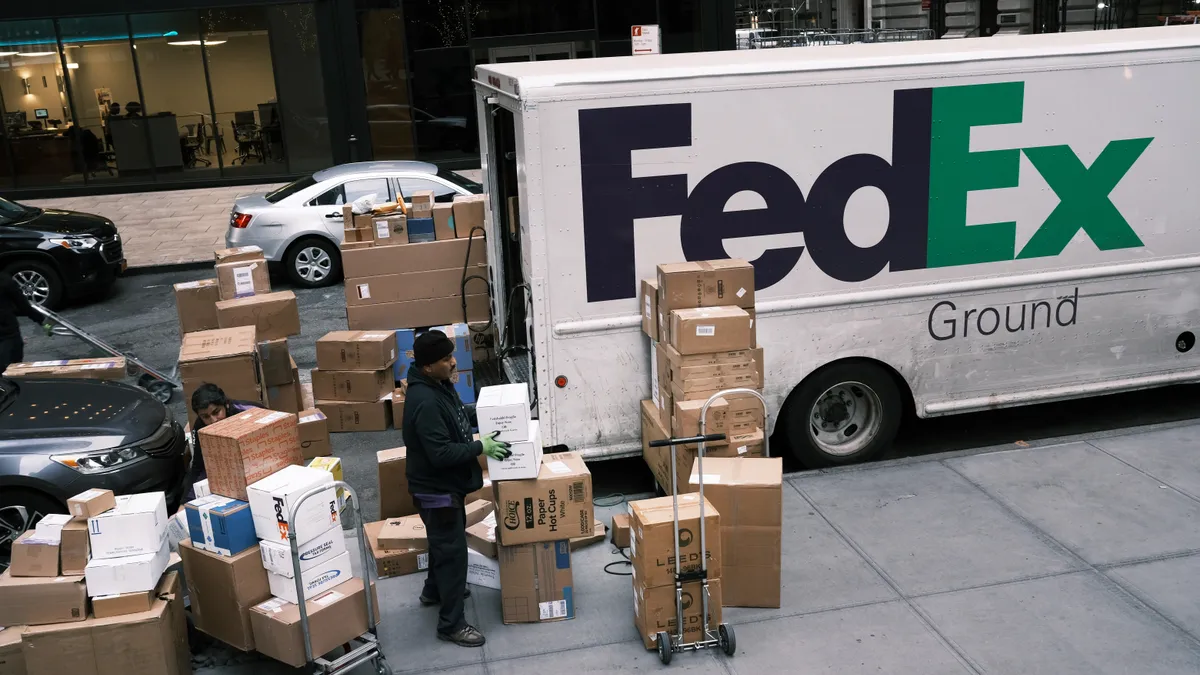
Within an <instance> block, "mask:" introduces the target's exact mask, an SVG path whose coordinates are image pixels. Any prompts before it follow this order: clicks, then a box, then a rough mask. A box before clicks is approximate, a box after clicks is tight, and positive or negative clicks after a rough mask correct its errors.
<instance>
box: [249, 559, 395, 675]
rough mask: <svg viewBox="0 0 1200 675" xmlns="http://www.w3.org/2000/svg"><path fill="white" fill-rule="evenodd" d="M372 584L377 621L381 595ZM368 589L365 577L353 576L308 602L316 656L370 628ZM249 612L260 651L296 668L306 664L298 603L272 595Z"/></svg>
mask: <svg viewBox="0 0 1200 675" xmlns="http://www.w3.org/2000/svg"><path fill="white" fill-rule="evenodd" d="M370 588H371V599H372V602H373V605H372V606H373V607H374V608H375V621H377V622H378V621H379V598H378V594H377V593H376V591H375V584H371V585H370ZM365 589H366V585H365V584H364V583H363V580H362V579H358V578H353V579H350V580H348V581H345V582H344V583H342V584H339V585H337V586H334V587H333V588H331V589H329V590H328V591H326V592H325V593H323V594H321V595H318V596H316V597H314V598H312V599H310V600H308V601H307V602H306V603H305V611H306V612H307V613H308V621H309V631H310V634H311V636H312V638H311V639H312V643H311V646H312V652H313V656H314V657H315V656H318V655H325V654H328V653H329V652H331V651H333V650H334V649H337V648H338V647H340V646H342V645H343V644H345V643H347V642H349V641H350V640H353V639H354V638H357V637H358V636H360V635H362V634H363V633H365V632H367V630H368V626H367V596H366V590H365ZM250 615H251V622H252V624H253V627H254V642H255V644H256V646H257V650H258V651H259V652H260V653H262V654H265V655H267V656H269V657H271V658H273V659H275V660H277V661H282V662H284V663H286V664H288V665H289V666H293V667H296V668H299V667H301V666H304V665H305V659H304V636H303V634H302V633H301V628H300V607H299V606H298V605H295V604H291V603H286V602H284V601H282V600H281V599H279V598H272V599H271V600H268V601H266V602H263V603H259V604H257V605H255V606H254V608H253V609H252V610H251V612H250Z"/></svg>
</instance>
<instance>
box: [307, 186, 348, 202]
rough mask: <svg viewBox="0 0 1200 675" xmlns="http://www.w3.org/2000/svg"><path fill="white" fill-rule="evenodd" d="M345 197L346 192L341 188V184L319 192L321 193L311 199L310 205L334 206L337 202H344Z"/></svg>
mask: <svg viewBox="0 0 1200 675" xmlns="http://www.w3.org/2000/svg"><path fill="white" fill-rule="evenodd" d="M345 198H346V192H345V191H344V190H342V186H341V185H339V186H337V187H335V188H333V189H332V190H326V191H325V192H323V193H321V195H320V196H319V197H317V198H316V199H314V200H312V201H311V202H310V204H311V205H312V206H336V205H338V204H345V203H346V199H345Z"/></svg>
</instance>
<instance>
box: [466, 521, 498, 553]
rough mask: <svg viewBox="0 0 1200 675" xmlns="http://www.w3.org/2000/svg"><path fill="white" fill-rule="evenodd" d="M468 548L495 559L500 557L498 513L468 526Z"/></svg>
mask: <svg viewBox="0 0 1200 675" xmlns="http://www.w3.org/2000/svg"><path fill="white" fill-rule="evenodd" d="M467 548H469V549H471V550H472V551H475V552H476V553H482V554H483V555H485V556H487V557H489V558H491V559H493V560H495V559H497V558H499V557H500V554H499V547H497V545H496V513H495V512H494V511H493V512H492V513H491V514H490V515H489V516H488V517H487V518H484V519H483V520H481V521H479V522H478V523H475V524H474V525H471V526H470V527H468V528H467Z"/></svg>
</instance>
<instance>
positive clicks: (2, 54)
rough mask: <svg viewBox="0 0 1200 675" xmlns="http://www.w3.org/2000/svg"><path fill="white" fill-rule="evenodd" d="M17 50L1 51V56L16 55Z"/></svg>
mask: <svg viewBox="0 0 1200 675" xmlns="http://www.w3.org/2000/svg"><path fill="white" fill-rule="evenodd" d="M16 55H17V52H0V56H16Z"/></svg>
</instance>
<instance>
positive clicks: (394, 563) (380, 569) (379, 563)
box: [363, 520, 429, 579]
mask: <svg viewBox="0 0 1200 675" xmlns="http://www.w3.org/2000/svg"><path fill="white" fill-rule="evenodd" d="M384 523H385V521H382V520H380V521H377V522H374V523H367V524H366V525H363V530H364V531H365V532H366V535H367V544H368V545H369V546H370V547H371V557H372V558H373V559H374V560H375V572H376V574H378V575H379V578H380V579H386V578H388V577H396V576H403V575H405V574H416V573H417V572H422V571H425V570H427V569H429V551H428V550H426V549H423V548H417V549H408V550H399V551H397V550H390V549H385V548H383V547H381V546H380V545H379V531H380V530H382V529H383V526H384Z"/></svg>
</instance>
